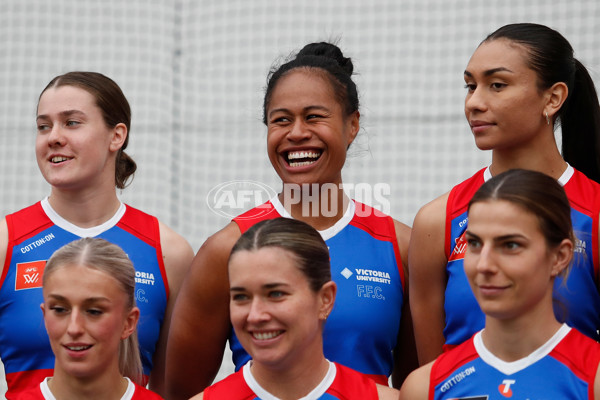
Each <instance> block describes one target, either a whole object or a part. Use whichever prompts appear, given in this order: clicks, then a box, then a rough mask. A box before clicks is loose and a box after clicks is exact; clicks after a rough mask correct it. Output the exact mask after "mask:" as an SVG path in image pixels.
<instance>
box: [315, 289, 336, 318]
mask: <svg viewBox="0 0 600 400" xmlns="http://www.w3.org/2000/svg"><path fill="white" fill-rule="evenodd" d="M336 293H337V285H336V284H335V282H334V281H329V282H327V283H326V284H324V285H323V286H322V287H321V289H319V300H320V305H319V319H320V320H322V321H325V320H327V317H329V314H331V310H332V309H333V304H334V303H335V294H336Z"/></svg>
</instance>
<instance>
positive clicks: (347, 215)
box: [270, 196, 356, 240]
mask: <svg viewBox="0 0 600 400" xmlns="http://www.w3.org/2000/svg"><path fill="white" fill-rule="evenodd" d="M348 198H350V197H348ZM270 201H271V204H273V207H274V208H275V210H276V211H277V212H278V213H279V215H281V216H282V217H284V218H292V216H291V214H290V213H289V212H287V210H286V209H285V208H284V207H283V204H281V202H280V201H279V197H278V196H274V197H273V198H272V199H271V200H270ZM355 211H356V205H355V204H354V200H352V199H350V201H349V202H348V207H346V211H345V212H344V215H343V216H342V218H340V219H339V220H338V221H337V222H336V223H335V224H333V226H331V227H329V228H327V229H324V230H322V231H319V233H320V234H321V237H322V238H323V240H329V239H331V238H332V237H334V236H335V235H337V234H338V233H340V232H341V231H342V229H344V228H345V227H346V226H347V225H348V224H349V223H350V221H352V218H354V212H355Z"/></svg>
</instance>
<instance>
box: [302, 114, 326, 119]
mask: <svg viewBox="0 0 600 400" xmlns="http://www.w3.org/2000/svg"><path fill="white" fill-rule="evenodd" d="M315 118H325V117H324V116H323V115H319V114H309V115H307V116H306V119H315Z"/></svg>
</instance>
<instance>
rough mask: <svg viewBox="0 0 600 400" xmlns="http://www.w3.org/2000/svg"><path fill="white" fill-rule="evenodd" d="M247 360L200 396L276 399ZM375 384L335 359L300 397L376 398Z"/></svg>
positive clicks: (208, 399)
mask: <svg viewBox="0 0 600 400" xmlns="http://www.w3.org/2000/svg"><path fill="white" fill-rule="evenodd" d="M250 364H251V363H247V364H246V365H245V366H244V367H243V368H242V370H241V371H238V372H236V373H233V374H231V375H229V376H228V377H227V378H225V379H223V380H222V381H219V382H217V383H215V384H214V385H212V386H209V387H207V388H206V390H205V391H204V394H203V396H204V397H203V398H204V400H212V399H214V400H222V399H227V400H278V398H277V397H275V396H273V395H272V394H270V393H269V392H267V391H266V390H265V389H263V388H262V387H261V386H260V385H259V384H258V382H257V381H256V380H255V379H254V377H253V376H252V372H251V371H250ZM378 398H379V396H378V394H377V387H376V385H375V382H373V380H372V379H369V378H368V377H366V376H365V375H363V374H361V373H359V372H356V371H354V370H352V369H350V368H347V367H344V366H343V365H340V364H338V363H329V371H327V375H325V378H324V379H323V380H322V381H321V383H320V384H319V385H318V386H317V387H316V388H315V389H313V390H312V391H311V392H310V393H309V394H307V395H306V396H305V397H302V399H303V400H336V399H338V400H351V399H352V400H355V399H361V400H377V399H378Z"/></svg>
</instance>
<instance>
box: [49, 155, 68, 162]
mask: <svg viewBox="0 0 600 400" xmlns="http://www.w3.org/2000/svg"><path fill="white" fill-rule="evenodd" d="M67 160H69V159H68V158H67V157H62V156H55V157H52V158H51V159H50V162H51V163H53V164H59V163H61V162H64V161H67Z"/></svg>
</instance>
